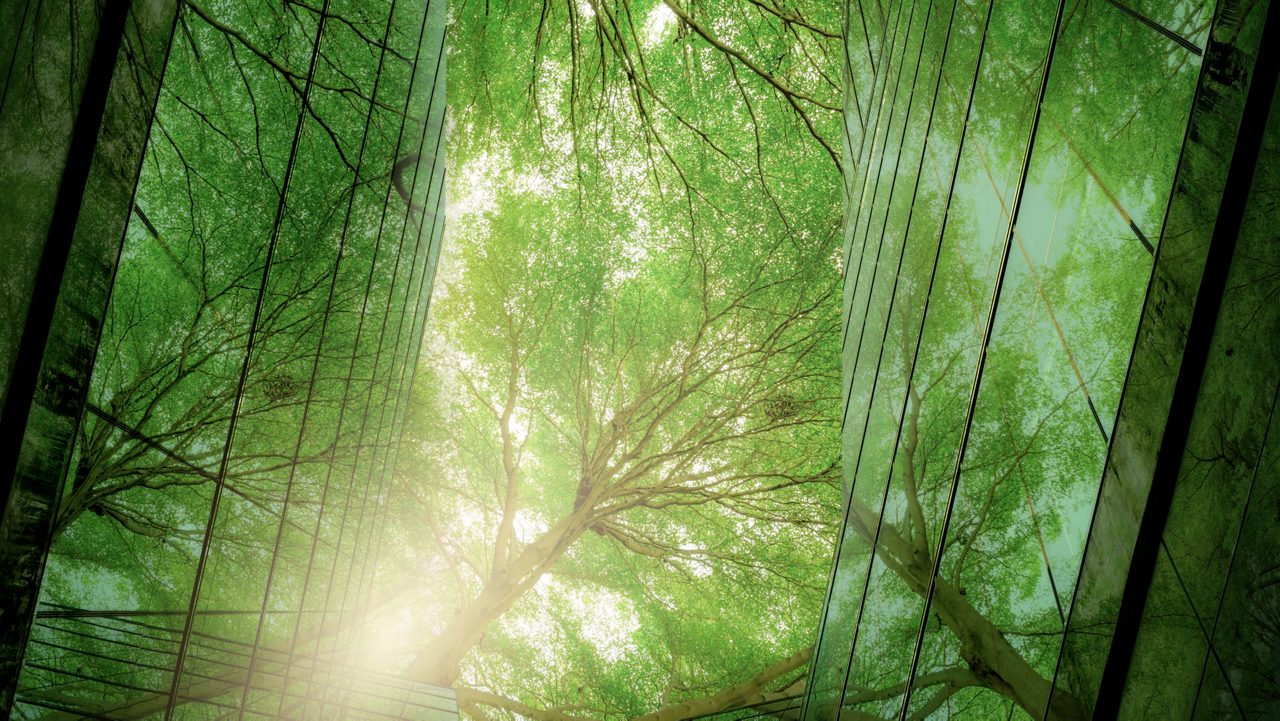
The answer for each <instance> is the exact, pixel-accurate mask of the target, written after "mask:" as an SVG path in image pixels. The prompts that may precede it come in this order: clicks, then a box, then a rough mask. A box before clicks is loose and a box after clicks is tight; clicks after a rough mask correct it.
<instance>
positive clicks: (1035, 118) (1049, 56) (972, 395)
mask: <svg viewBox="0 0 1280 721" xmlns="http://www.w3.org/2000/svg"><path fill="white" fill-rule="evenodd" d="M1065 7H1066V0H1059V1H1058V8H1057V12H1056V14H1055V15H1054V19H1053V28H1052V30H1051V32H1050V35H1049V47H1048V49H1047V50H1046V52H1045V60H1044V70H1043V71H1042V72H1041V75H1040V89H1039V91H1038V93H1037V96H1036V102H1035V110H1034V112H1033V114H1032V117H1031V128H1030V131H1029V132H1028V134H1027V144H1026V149H1025V150H1024V151H1023V154H1022V166H1021V168H1020V169H1019V171H1018V184H1017V191H1016V192H1015V193H1014V197H1013V206H1012V208H1011V209H1010V213H1009V227H1008V229H1007V230H1006V231H1005V239H1004V245H1003V247H1002V248H1001V251H1000V260H999V271H998V272H997V274H996V282H995V285H994V287H992V289H991V300H990V301H989V303H988V306H987V319H986V323H985V328H984V329H983V332H982V345H981V346H980V347H979V350H978V363H977V365H976V367H975V368H974V373H973V383H972V386H971V390H970V392H969V403H968V408H967V409H966V411H965V421H964V428H963V430H962V431H961V437H960V447H959V448H958V449H957V452H956V464H955V470H954V471H953V473H952V477H951V489H950V491H949V492H948V497H947V507H946V511H945V512H944V513H943V516H942V527H941V529H940V530H939V533H938V545H937V550H936V551H935V552H934V556H933V568H932V571H931V572H930V575H929V587H928V589H927V591H926V593H925V603H924V609H923V613H921V615H920V631H919V633H918V635H917V636H916V643H915V648H914V649H913V651H912V654H911V672H910V674H909V675H908V678H907V685H906V690H905V692H904V693H903V698H902V708H901V709H900V710H899V713H898V718H899V721H906V718H907V712H908V710H909V709H910V708H911V691H912V684H913V683H914V682H915V678H916V672H917V670H918V669H919V665H920V656H921V651H922V650H923V646H924V639H925V636H926V635H928V631H929V609H930V608H931V607H932V604H933V594H934V590H935V588H936V587H937V580H938V574H939V573H940V572H941V568H942V556H943V554H944V553H945V551H946V548H947V534H948V531H949V530H950V525H951V514H952V511H953V510H954V509H955V502H956V496H957V495H958V491H959V487H960V476H961V469H962V468H963V467H964V459H965V452H966V451H967V450H968V447H969V438H970V436H971V434H972V431H973V416H974V412H975V411H976V409H977V403H978V394H979V392H980V391H981V390H982V376H983V371H984V370H985V369H986V363H987V355H988V349H989V347H990V343H991V334H992V331H993V329H994V326H995V319H996V314H997V313H998V311H999V306H1000V298H1001V290H1003V288H1004V279H1005V271H1006V270H1007V269H1008V266H1009V250H1010V248H1011V246H1012V245H1013V234H1014V228H1015V226H1016V225H1017V222H1018V213H1019V211H1020V210H1021V208H1022V197H1023V191H1024V190H1025V189H1026V183H1027V172H1028V169H1029V167H1030V165H1031V156H1032V153H1033V151H1034V150H1035V145H1036V134H1037V131H1038V130H1039V129H1040V116H1041V114H1042V109H1043V106H1044V98H1045V95H1046V93H1047V92H1048V89H1049V76H1050V74H1051V72H1052V70H1053V56H1054V51H1055V50H1056V49H1057V46H1058V35H1059V31H1060V30H1061V27H1062V15H1063V10H1064V9H1065ZM1046 703H1047V701H1046Z"/></svg>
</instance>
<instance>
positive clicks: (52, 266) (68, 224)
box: [0, 0, 129, 512]
mask: <svg viewBox="0 0 1280 721" xmlns="http://www.w3.org/2000/svg"><path fill="white" fill-rule="evenodd" d="M128 14H129V2H128V0H108V2H107V4H106V7H105V8H104V9H103V13H102V21H101V22H102V24H101V26H100V27H99V29H98V39H97V42H96V43H95V44H94V48H93V58H92V59H91V60H90V62H89V77H88V79H87V81H86V83H85V87H84V94H83V95H82V96H81V99H80V113H79V115H77V116H76V122H75V125H74V127H73V128H72V131H71V145H70V147H69V148H68V149H67V164H66V165H65V166H64V167H63V169H62V180H61V182H60V183H59V186H58V197H57V199H56V200H55V201H54V205H53V215H52V217H51V218H50V222H49V233H48V236H47V237H46V239H45V244H44V252H43V253H41V255H40V267H39V269H38V270H37V271H36V281H35V286H34V288H32V293H31V306H30V308H29V310H28V311H27V322H26V325H24V326H23V329H22V341H21V343H20V345H19V346H18V353H17V358H16V359H15V361H14V368H13V376H12V377H11V380H10V388H9V393H8V395H7V396H6V398H5V403H4V415H3V416H0V458H7V459H9V460H7V461H3V463H4V465H3V466H0V491H2V492H3V493H4V497H5V498H6V500H7V501H11V500H12V496H13V486H14V481H15V478H16V474H17V465H18V452H19V449H20V448H21V446H22V439H23V435H24V431H25V428H26V424H27V417H28V415H29V414H30V412H31V404H32V403H33V401H34V399H35V389H36V385H37V384H38V382H39V377H40V368H41V366H42V364H43V361H44V350H45V345H46V343H48V341H49V330H50V328H51V327H52V324H53V309H54V307H55V306H56V305H57V301H58V291H59V290H60V289H61V287H62V277H63V273H64V271H65V270H66V267H67V258H68V257H69V256H70V255H71V240H72V238H73V237H74V235H75V230H76V221H77V220H78V219H79V217H80V206H81V204H82V202H83V201H84V189H85V185H86V184H87V183H88V180H89V168H90V166H92V164H93V154H94V151H95V150H96V149H97V146H98V129H99V127H100V126H101V125H102V115H103V112H104V111H105V110H106V107H107V92H108V91H109V90H110V89H111V76H112V74H113V73H114V71H115V66H116V57H117V56H118V55H119V54H120V43H121V40H122V39H123V38H124V25H125V18H126V17H127V16H128ZM7 510H8V505H7V503H6V512H7Z"/></svg>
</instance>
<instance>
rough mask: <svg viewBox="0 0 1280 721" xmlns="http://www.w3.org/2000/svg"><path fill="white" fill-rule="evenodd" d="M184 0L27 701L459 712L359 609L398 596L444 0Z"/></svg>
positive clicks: (48, 569)
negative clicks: (396, 657) (389, 501)
mask: <svg viewBox="0 0 1280 721" xmlns="http://www.w3.org/2000/svg"><path fill="white" fill-rule="evenodd" d="M90 5H92V3H90ZM173 10H175V8H171V13H170V15H169V25H168V26H167V28H166V29H171V31H172V43H171V45H169V46H168V60H167V65H165V66H164V67H163V71H162V72H163V80H162V82H160V89H159V93H158V100H156V102H155V107H154V119H153V120H152V121H151V122H150V123H149V124H147V125H144V126H143V129H144V130H145V129H146V128H147V127H149V140H147V142H146V143H145V153H144V154H143V155H142V157H141V165H140V168H141V170H140V173H137V174H136V175H135V176H134V177H136V179H137V182H136V189H135V188H134V186H133V184H132V183H130V185H129V190H130V192H131V196H132V199H131V200H130V201H129V202H127V203H125V204H123V205H121V206H120V207H118V208H116V210H117V212H118V213H119V219H118V221H117V222H118V223H119V224H121V225H124V226H125V227H124V231H123V242H122V245H120V246H118V247H117V252H118V262H113V263H111V264H109V265H107V266H106V267H105V270H104V271H100V272H105V273H106V277H105V279H100V280H105V281H107V282H108V284H107V287H108V288H109V290H110V300H109V304H108V305H106V310H105V315H103V316H102V318H103V320H102V322H101V326H100V327H101V340H100V343H98V344H97V350H96V353H89V354H87V355H82V356H81V357H80V358H79V359H78V360H79V363H80V364H81V370H82V372H83V373H84V374H85V375H90V370H91V380H90V381H89V383H88V387H87V390H86V393H85V396H84V398H83V402H82V411H81V412H78V413H77V418H78V423H77V424H75V425H74V426H73V434H71V435H70V437H69V439H68V440H69V443H68V445H69V446H70V450H69V454H67V457H65V458H64V460H65V463H64V464H63V466H62V467H61V469H60V470H59V471H58V473H59V475H58V478H59V479H62V483H61V486H60V488H59V489H58V490H59V493H58V494H57V495H56V496H55V498H54V503H53V504H52V505H51V514H52V517H51V519H50V522H49V526H50V532H49V537H50V538H51V545H50V546H49V547H48V548H49V552H48V561H47V564H46V565H45V568H44V572H43V582H42V584H41V585H40V595H39V605H38V607H37V608H36V609H35V613H34V621H33V624H32V626H31V627H30V631H29V640H28V642H27V644H26V646H25V653H24V655H23V657H22V658H23V661H22V664H23V665H22V669H21V676H20V678H19V681H18V687H17V694H16V702H15V703H14V705H13V708H12V711H11V718H14V719H58V718H111V719H135V718H154V719H160V718H164V719H168V718H192V719H203V718H210V719H212V718H228V717H234V718H250V717H258V718H277V717H290V718H308V719H322V718H353V719H362V718H368V719H380V718H412V719H427V718H456V717H457V710H456V704H455V703H454V701H453V698H452V692H451V691H447V690H441V689H432V688H430V687H424V686H421V685H417V684H410V683H407V682H404V681H401V680H399V679H397V678H394V677H393V676H390V675H388V674H387V673H385V672H387V671H389V669H383V668H381V666H380V665H379V663H378V661H379V654H380V649H379V648H378V647H377V645H376V644H375V643H371V642H370V633H369V632H368V629H367V623H366V622H367V620H368V619H369V618H370V617H372V616H373V615H374V614H375V613H376V612H377V611H378V609H380V608H383V607H385V606H386V604H388V603H389V602H391V600H393V599H394V598H395V597H396V596H397V594H398V593H399V592H400V591H401V590H402V589H400V588H398V587H396V586H395V585H394V582H393V581H392V579H388V578H386V577H382V576H379V575H378V574H377V573H376V571H377V568H378V558H379V554H378V549H379V548H380V546H381V535H380V534H381V529H382V524H381V520H382V518H383V516H384V514H385V512H386V498H387V495H388V493H389V491H390V476H391V471H392V469H393V467H394V466H395V463H396V449H397V440H398V433H397V429H398V428H399V427H400V426H401V424H402V421H403V418H404V415H405V413H406V411H407V409H406V407H405V405H404V400H405V399H406V398H407V396H408V393H409V389H410V385H411V383H412V381H413V370H414V368H415V365H416V362H415V361H416V357H417V353H418V348H419V346H420V344H421V334H422V329H423V323H424V320H425V317H426V311H427V303H428V300H429V295H430V289H431V286H432V279H433V275H434V272H435V266H436V259H437V256H438V253H439V248H440V240H441V233H442V230H443V222H444V207H443V184H444V164H443V133H444V125H445V123H444V110H445V102H444V72H445V56H444V48H443V38H444V25H445V15H444V2H443V0H432V1H431V2H430V3H413V2H404V1H403V0H381V1H375V2H367V1H365V0H360V1H358V2H357V1H356V0H314V1H312V0H289V1H288V2H285V3H279V2H266V1H257V0H243V1H237V2H234V3H212V2H209V3H206V2H202V1H201V0H189V1H187V0H184V2H182V3H180V4H179V5H178V6H177V7H176V18H175V17H174V14H173V12H172V11H173ZM148 72H151V73H153V74H154V77H155V78H156V80H157V81H159V79H160V77H161V74H160V73H161V70H160V68H149V69H148ZM104 132H105V131H104ZM138 147H139V148H142V147H143V144H142V142H141V140H139V142H138ZM126 219H127V225H126ZM115 237H116V241H117V242H120V241H119V238H120V234H119V232H117V234H116V236H115ZM113 260H114V257H113ZM63 292H64V294H65V293H66V292H67V291H66V290H64V291H63ZM51 337H52V340H51V341H50V342H51V344H54V343H57V342H59V340H60V339H59V338H58V337H57V336H56V335H53V336H51Z"/></svg>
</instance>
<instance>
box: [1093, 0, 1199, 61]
mask: <svg viewBox="0 0 1280 721" xmlns="http://www.w3.org/2000/svg"><path fill="white" fill-rule="evenodd" d="M1107 3H1108V4H1110V5H1111V7H1113V8H1115V9H1117V10H1119V11H1120V12H1122V13H1124V14H1125V15H1128V16H1129V17H1131V18H1133V19H1134V20H1137V21H1138V22H1140V23H1142V24H1143V25H1146V26H1147V27H1149V28H1151V29H1152V30H1155V31H1156V32H1158V33H1160V34H1161V35H1163V36H1165V37H1166V38H1168V39H1170V40H1172V41H1173V42H1175V43H1177V44H1178V45H1179V46H1181V47H1182V48H1183V49H1184V50H1186V51H1187V52H1189V53H1191V54H1192V55H1195V56H1197V57H1199V56H1200V55H1203V54H1204V51H1203V50H1201V49H1200V48H1199V47H1197V46H1196V44H1195V43H1193V42H1191V41H1190V40H1188V39H1186V38H1184V37H1182V36H1181V35H1179V34H1178V33H1176V32H1174V31H1173V30H1170V29H1169V28H1167V27H1165V26H1163V25H1161V24H1160V23H1158V22H1156V21H1155V20H1152V19H1151V18H1149V17H1147V16H1146V15H1143V14H1142V13H1140V12H1138V11H1137V10H1134V9H1133V8H1131V7H1129V6H1128V5H1125V4H1123V3H1121V2H1119V1H1118V0H1107Z"/></svg>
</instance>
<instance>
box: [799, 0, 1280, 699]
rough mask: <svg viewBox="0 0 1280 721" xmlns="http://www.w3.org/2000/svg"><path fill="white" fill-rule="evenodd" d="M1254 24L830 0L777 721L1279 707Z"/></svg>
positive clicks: (1264, 77) (1267, 265) (1260, 82)
mask: <svg viewBox="0 0 1280 721" xmlns="http://www.w3.org/2000/svg"><path fill="white" fill-rule="evenodd" d="M1278 16H1280V12H1278V11H1277V8H1275V7H1274V6H1272V5H1269V4H1268V3H1265V2H1263V3H1235V2H1221V3H1214V2H1207V1H1204V2H1201V1H1198V0H1191V1H1188V2H1137V1H1136V0H1105V1H1103V0H1095V1H1092V2H1083V3H1076V2H1046V3H1025V2H1005V1H1003V0H995V1H994V2H965V1H964V0H961V1H960V2H954V3H953V2H947V1H945V0H944V1H941V2H901V3H898V2H888V3H850V4H848V13H847V25H846V28H845V31H846V44H847V56H846V68H845V75H846V83H847V85H846V88H847V92H846V127H847V133H846V168H847V169H848V170H847V173H846V189H847V194H846V197H847V209H848V213H847V223H846V236H845V264H844V268H845V274H846V276H845V277H846V281H845V298H844V303H845V305H844V314H845V318H846V330H845V337H844V346H843V351H844V355H843V358H844V360H843V365H844V371H845V373H844V385H845V398H846V404H845V407H846V411H845V418H844V430H843V443H844V446H843V460H844V471H845V475H844V477H845V501H846V515H845V522H844V524H843V527H842V529H841V533H840V538H839V543H838V548H837V553H836V558H835V563H834V569H833V573H832V577H831V583H830V588H829V591H828V600H827V603H826V608H825V611H824V615H823V619H822V625H821V628H820V631H819V635H818V644H817V647H816V649H815V657H814V662H813V667H812V672H811V676H810V680H809V683H808V688H807V692H806V696H805V698H804V702H803V709H802V714H801V715H802V716H803V718H805V719H810V720H814V721H818V720H828V719H831V720H834V719H837V718H839V719H847V718H854V719H864V718H865V719H875V718H903V719H906V718H925V717H930V718H944V717H945V718H951V717H955V718H974V719H991V718H1036V719H1041V718H1045V719H1084V718H1117V717H1120V718H1152V719H1154V718H1160V719H1187V718H1215V719H1217V718H1263V717H1270V716H1273V715H1275V714H1277V713H1280V682H1278V681H1280V676H1277V673H1276V669H1278V668H1280V655H1278V654H1280V635H1277V631H1276V629H1277V628H1280V572H1278V571H1277V568H1276V566H1275V562H1274V559H1275V558H1276V557H1277V555H1280V534H1277V533H1276V531H1275V529H1276V527H1277V526H1276V522H1277V516H1276V513H1277V508H1278V506H1277V503H1278V502H1280V473H1278V470H1280V469H1278V467H1277V450H1278V449H1280V442H1277V440H1276V438H1275V437H1274V433H1275V432H1274V431H1273V417H1274V414H1275V409H1276V399H1277V389H1278V388H1280V365H1278V364H1280V350H1278V348H1280V347H1278V346H1277V345H1276V344H1275V342H1274V338H1275V337H1276V336H1277V332H1278V331H1280V311H1278V308H1280V305H1278V304H1277V298H1278V297H1280V276H1278V275H1277V273H1276V269H1277V268H1280V255H1278V253H1280V242H1277V237H1276V233H1277V228H1280V216H1278V215H1277V203H1276V200H1277V192H1278V191H1277V172H1280V163H1278V162H1276V161H1277V159H1278V158H1280V120H1278V119H1277V117H1276V115H1277V109H1276V108H1277V106H1276V104H1275V103H1273V98H1274V96H1275V93H1276V78H1277V66H1278V58H1277V54H1276V52H1275V47H1276V45H1277V43H1278V42H1280V27H1277V22H1278V19H1277V18H1278Z"/></svg>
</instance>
